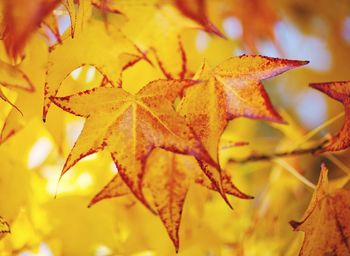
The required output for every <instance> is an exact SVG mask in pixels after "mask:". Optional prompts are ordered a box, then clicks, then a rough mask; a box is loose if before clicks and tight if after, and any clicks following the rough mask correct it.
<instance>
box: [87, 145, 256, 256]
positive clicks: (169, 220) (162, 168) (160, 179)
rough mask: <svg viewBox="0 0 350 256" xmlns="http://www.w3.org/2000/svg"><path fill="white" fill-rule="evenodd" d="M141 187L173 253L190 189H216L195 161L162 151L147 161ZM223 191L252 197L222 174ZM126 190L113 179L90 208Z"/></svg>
mask: <svg viewBox="0 0 350 256" xmlns="http://www.w3.org/2000/svg"><path fill="white" fill-rule="evenodd" d="M145 173H146V174H145V179H144V187H145V188H147V189H149V190H150V192H151V195H152V199H153V200H152V202H153V203H154V208H155V212H156V213H157V214H158V215H159V217H160V219H161V220H162V222H163V224H164V226H165V228H166V230H167V232H168V234H169V237H170V239H171V240H172V242H173V244H174V246H175V249H176V251H178V250H179V242H180V241H179V228H180V222H181V216H182V211H183V206H184V202H185V199H186V195H187V191H188V189H189V186H190V185H191V184H192V183H193V182H196V183H197V184H199V185H201V186H203V187H206V188H208V189H210V190H213V191H217V188H216V187H215V186H214V184H213V183H212V182H210V180H209V179H208V177H207V176H205V175H204V174H203V172H202V171H201V169H200V168H199V165H198V164H197V162H196V160H195V159H194V158H193V157H191V156H185V155H180V154H174V153H172V152H169V151H165V150H162V149H155V150H153V152H152V153H151V154H150V156H149V157H148V159H147V164H146V171H145ZM222 186H223V190H224V192H225V193H226V194H230V195H233V196H236V197H238V198H241V199H252V198H253V197H251V196H249V195H246V194H244V193H242V192H241V191H240V190H239V189H238V188H237V187H236V186H235V185H234V184H233V183H232V179H231V176H230V175H229V174H228V173H227V172H224V173H223V183H222ZM128 193H129V189H128V188H127V186H126V185H125V184H124V182H123V181H122V179H121V178H120V176H119V175H115V176H114V177H113V179H112V180H111V181H110V182H109V183H108V184H107V185H106V186H105V187H104V188H103V189H102V190H101V191H100V192H98V193H97V194H96V195H95V196H94V198H93V199H92V200H91V202H90V204H89V206H92V205H94V204H96V203H97V202H99V201H101V200H104V199H108V198H114V197H120V196H124V195H126V194H128Z"/></svg>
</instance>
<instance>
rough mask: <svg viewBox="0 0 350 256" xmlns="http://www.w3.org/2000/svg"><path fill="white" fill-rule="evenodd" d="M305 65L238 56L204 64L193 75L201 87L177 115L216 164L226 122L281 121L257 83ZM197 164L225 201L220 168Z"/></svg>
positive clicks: (191, 90)
mask: <svg viewBox="0 0 350 256" xmlns="http://www.w3.org/2000/svg"><path fill="white" fill-rule="evenodd" d="M307 63H308V62H307V61H296V60H286V59H277V58H270V57H264V56H246V55H242V56H240V57H232V58H230V59H228V60H226V61H224V62H222V63H221V64H219V65H218V66H216V67H215V68H210V67H208V65H207V64H204V65H203V66H202V68H201V70H200V71H199V73H198V74H197V75H196V76H195V79H198V80H200V81H203V85H202V86H201V87H193V88H189V89H188V90H187V91H186V94H185V97H184V99H183V101H182V102H181V103H180V105H179V113H180V114H181V115H182V116H184V117H185V118H186V120H187V122H188V124H189V125H190V126H191V127H192V128H193V129H194V131H195V133H196V135H197V136H198V138H200V140H201V141H202V143H203V145H204V146H205V148H206V149H207V151H208V152H209V153H210V155H211V157H212V158H213V159H216V160H217V162H219V156H218V145H219V141H220V138H221V135H222V133H223V132H224V130H225V128H226V126H227V124H228V121H229V120H232V119H234V118H237V117H247V118H251V119H259V120H266V121H273V122H283V120H282V118H281V117H280V115H279V114H278V113H277V111H276V110H275V109H274V108H273V106H272V104H271V101H270V99H269V97H268V95H267V93H266V91H265V89H264V87H263V85H262V83H261V80H264V79H267V78H270V77H273V76H276V75H278V74H281V73H283V72H285V71H287V70H289V69H292V68H295V67H298V66H301V65H305V64H307ZM199 163H200V164H201V168H202V169H203V170H204V172H205V173H206V175H207V176H208V177H209V179H210V180H211V181H212V182H213V185H214V186H215V187H216V189H217V190H218V191H219V192H220V193H221V195H222V196H223V198H224V199H225V200H226V201H227V199H226V196H225V193H224V192H223V189H222V184H221V179H222V177H221V174H220V169H215V168H214V167H213V166H209V165H208V164H206V163H203V162H200V161H199Z"/></svg>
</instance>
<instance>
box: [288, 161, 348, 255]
mask: <svg viewBox="0 0 350 256" xmlns="http://www.w3.org/2000/svg"><path fill="white" fill-rule="evenodd" d="M327 174H328V169H327V167H326V165H325V164H322V168H321V174H320V178H319V181H318V184H317V188H316V190H315V192H314V195H313V197H312V199H311V202H310V204H309V207H308V209H307V210H306V212H305V214H304V218H303V219H302V221H300V222H296V221H291V222H290V224H291V225H292V227H293V228H294V230H297V231H303V232H305V238H304V243H303V245H302V248H301V251H300V254H299V255H307V256H317V255H336V256H346V255H350V218H349V216H350V208H349V205H350V191H349V190H346V189H337V190H334V191H332V190H331V189H330V188H329V185H328V177H327Z"/></svg>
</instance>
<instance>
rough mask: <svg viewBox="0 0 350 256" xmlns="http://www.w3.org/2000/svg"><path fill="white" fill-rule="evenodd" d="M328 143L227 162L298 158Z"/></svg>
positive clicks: (325, 141)
mask: <svg viewBox="0 0 350 256" xmlns="http://www.w3.org/2000/svg"><path fill="white" fill-rule="evenodd" d="M328 142H329V140H328V139H326V140H324V141H322V142H321V143H320V144H318V145H316V146H313V147H310V148H299V149H295V150H292V151H285V152H275V153H273V154H261V155H258V154H252V155H250V156H248V157H246V158H243V159H235V158H230V159H229V160H228V162H229V163H241V164H243V163H248V162H258V161H269V160H272V159H274V158H280V157H289V156H299V155H306V154H314V153H316V152H317V151H319V150H320V149H322V148H323V146H324V145H325V144H327V143H328Z"/></svg>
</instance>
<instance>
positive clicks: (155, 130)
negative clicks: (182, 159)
mask: <svg viewBox="0 0 350 256" xmlns="http://www.w3.org/2000/svg"><path fill="white" fill-rule="evenodd" d="M195 83H196V82H195V81H192V80H183V81H178V80H173V81H167V80H157V81H153V82H150V83H149V84H148V85H146V86H145V87H144V88H142V89H141V90H140V91H139V92H138V93H137V94H136V95H132V94H129V93H128V92H126V91H124V90H123V89H121V88H95V89H92V90H88V91H84V92H81V93H78V94H75V95H71V96H67V97H57V98H56V97H51V100H52V101H53V102H54V103H55V104H56V105H57V106H59V107H60V108H62V109H63V110H65V111H67V112H70V113H72V114H74V115H77V116H82V117H85V118H86V119H87V120H86V123H85V126H84V128H83V131H82V132H81V134H80V136H79V138H78V139H77V141H76V143H75V145H74V147H73V149H72V150H71V152H70V154H69V156H68V158H67V160H66V163H65V165H64V167H63V170H62V175H63V174H64V173H66V172H67V171H68V170H69V169H70V168H71V167H72V166H73V165H75V163H77V162H78V161H79V160H80V159H81V158H83V157H85V156H87V155H90V154H92V153H95V152H98V151H101V150H103V149H105V148H106V149H107V150H109V151H110V152H111V156H112V158H113V160H114V162H115V164H116V165H117V167H118V170H119V173H120V175H121V177H122V179H123V181H124V182H125V183H126V184H127V185H128V187H129V188H130V190H131V191H132V192H133V193H134V195H135V196H136V197H137V198H138V199H139V200H140V201H141V202H142V203H144V204H145V205H146V206H148V207H149V204H148V202H147V200H146V199H145V197H144V194H143V191H142V180H143V176H144V165H145V161H146V159H147V157H148V155H149V154H150V152H151V151H152V149H153V148H154V147H161V148H164V149H167V150H171V151H173V152H178V153H183V154H191V155H194V156H195V157H196V158H198V159H201V160H203V161H205V162H208V163H210V164H213V165H217V164H216V162H215V161H213V160H212V159H211V158H210V157H209V155H208V153H207V152H206V151H205V150H204V148H203V146H202V144H201V143H200V142H199V141H198V139H197V138H196V137H195V136H194V134H193V132H192V130H191V128H190V127H188V126H187V124H186V123H185V120H184V119H183V118H181V117H180V116H179V115H178V114H177V113H176V112H175V110H174V108H173V106H172V103H173V101H174V100H175V99H176V98H177V97H178V95H179V93H181V92H182V91H183V90H184V89H185V88H186V87H188V86H191V85H193V84H195Z"/></svg>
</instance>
